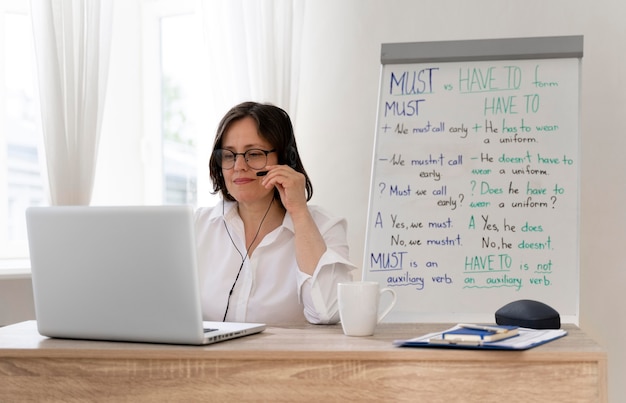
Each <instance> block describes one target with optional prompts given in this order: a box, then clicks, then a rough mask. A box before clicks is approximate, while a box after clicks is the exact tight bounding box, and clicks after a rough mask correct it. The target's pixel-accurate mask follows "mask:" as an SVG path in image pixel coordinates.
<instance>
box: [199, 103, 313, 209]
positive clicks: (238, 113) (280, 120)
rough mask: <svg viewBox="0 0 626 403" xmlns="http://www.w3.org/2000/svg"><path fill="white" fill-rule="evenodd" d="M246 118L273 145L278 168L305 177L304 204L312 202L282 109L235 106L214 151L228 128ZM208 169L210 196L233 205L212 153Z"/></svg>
mask: <svg viewBox="0 0 626 403" xmlns="http://www.w3.org/2000/svg"><path fill="white" fill-rule="evenodd" d="M245 117H251V118H252V119H254V121H255V122H256V125H257V130H258V132H259V135H260V136H261V137H262V138H263V139H265V140H267V141H268V142H269V143H270V144H271V145H272V148H273V149H275V150H276V154H277V155H278V163H279V164H286V165H289V166H291V167H292V168H293V169H295V170H296V171H298V172H300V173H302V174H303V175H304V177H305V179H306V184H305V187H306V199H307V201H309V200H311V197H313V185H312V184H311V180H310V179H309V176H308V175H307V173H306V171H305V170H304V166H303V165H302V160H301V159H300V154H299V153H298V147H297V145H296V138H295V136H294V133H293V126H292V124H291V119H290V118H289V115H288V114H287V112H285V111H284V110H283V109H281V108H279V107H277V106H274V105H271V104H261V103H257V102H244V103H241V104H239V105H236V106H234V107H233V108H232V109H231V110H229V111H228V112H227V113H226V115H224V117H223V118H222V120H221V122H220V124H219V126H218V127H217V133H216V134H215V141H214V142H213V151H215V150H217V149H220V148H222V139H223V137H224V134H225V133H226V132H227V131H228V129H229V128H230V126H231V124H233V122H236V121H238V120H241V119H243V118H245ZM209 168H210V173H211V180H212V181H213V193H218V192H221V193H222V196H223V197H224V199H225V200H230V201H235V199H234V198H233V197H232V196H231V195H230V194H229V193H228V190H227V189H226V183H225V182H224V175H223V173H222V168H220V166H219V165H218V164H217V161H215V158H214V155H213V153H211V159H210V160H209ZM275 192H276V199H277V200H280V197H279V195H278V190H275Z"/></svg>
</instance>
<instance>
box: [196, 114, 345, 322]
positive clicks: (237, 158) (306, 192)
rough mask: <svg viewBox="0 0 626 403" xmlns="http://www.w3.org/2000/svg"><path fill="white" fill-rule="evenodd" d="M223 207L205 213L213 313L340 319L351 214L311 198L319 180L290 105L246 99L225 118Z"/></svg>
mask: <svg viewBox="0 0 626 403" xmlns="http://www.w3.org/2000/svg"><path fill="white" fill-rule="evenodd" d="M209 165H210V172H211V179H212V180H213V188H214V191H215V192H218V193H220V194H221V196H222V203H220V204H218V205H217V206H215V207H210V208H201V209H199V210H198V211H197V213H196V239H197V242H198V264H199V271H200V286H201V292H202V305H203V306H202V308H203V314H204V319H205V320H213V321H216V320H223V321H230V322H262V323H283V324H284V323H304V322H306V321H308V322H310V323H336V322H337V321H338V320H339V314H338V309H337V283H339V282H342V281H350V280H351V279H352V277H351V274H350V271H351V270H353V269H354V266H353V265H352V264H351V263H350V262H349V261H348V244H347V239H346V238H347V235H346V232H347V229H346V222H345V220H343V219H338V218H334V217H332V216H330V215H329V214H328V213H327V212H325V211H323V210H322V209H320V208H318V207H314V206H309V205H308V204H307V202H308V201H309V200H310V199H311V197H312V194H313V187H312V185H311V181H310V180H309V177H308V176H307V174H306V171H305V170H304V167H303V165H302V161H301V159H300V155H299V154H298V150H297V146H296V141H295V137H294V134H293V127H292V125H291V120H290V119H289V116H288V115H287V113H286V112H285V111H283V110H282V109H280V108H278V107H275V106H272V105H269V104H259V103H254V102H246V103H242V104H240V105H237V106H235V107H234V108H232V109H231V110H230V111H229V112H228V113H227V114H226V115H225V116H224V118H223V119H222V121H221V122H220V124H219V127H218V130H217V134H216V137H215V142H214V145H213V153H212V155H211V159H210V162H209Z"/></svg>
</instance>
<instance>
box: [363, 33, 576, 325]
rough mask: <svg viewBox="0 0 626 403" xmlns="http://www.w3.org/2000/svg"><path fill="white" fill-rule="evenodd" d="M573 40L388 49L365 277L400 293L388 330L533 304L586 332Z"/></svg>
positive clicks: (485, 316)
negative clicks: (581, 317)
mask: <svg viewBox="0 0 626 403" xmlns="http://www.w3.org/2000/svg"><path fill="white" fill-rule="evenodd" d="M573 39H574V41H573V42H572V37H553V38H531V39H512V40H502V39H498V40H485V41H460V42H459V41H457V42H435V43H432V42H431V43H417V44H404V45H403V46H404V48H403V47H402V46H400V47H398V45H397V44H392V45H383V47H382V49H383V51H382V57H381V60H382V66H381V77H380V90H379V100H378V111H377V113H378V115H377V121H376V132H375V133H376V138H375V142H374V152H373V159H372V173H371V183H370V195H369V208H368V224H367V234H366V245H365V255H364V259H363V265H364V266H363V276H362V277H363V279H364V280H374V281H378V282H379V283H380V284H381V285H384V286H386V287H391V288H393V289H394V290H395V291H396V293H397V295H398V302H397V304H396V307H395V308H394V310H393V311H392V313H391V314H390V315H389V316H388V319H387V320H388V321H392V322H393V321H395V322H405V321H429V322H447V321H450V322H459V321H470V320H471V321H493V320H494V313H495V311H496V310H497V309H498V308H500V307H501V306H503V305H505V304H507V303H509V302H511V301H515V300H518V299H533V300H537V301H541V302H544V303H546V304H548V305H550V306H552V307H553V308H554V309H556V310H557V311H558V312H559V313H560V314H561V318H562V320H563V321H569V322H571V321H573V322H576V323H577V318H578V301H579V268H578V265H579V260H578V240H579V236H578V229H579V170H580V152H579V151H580V150H579V147H580V136H579V110H580V65H581V63H580V61H581V59H580V57H581V56H582V37H573ZM546 44H547V45H546ZM572 48H574V51H573V52H572V51H571V50H572ZM494 49H495V50H494ZM498 49H500V50H501V51H500V53H499V51H498ZM516 50H517V53H515V52H516ZM402 52H404V54H403V53H402ZM455 55H456V57H455Z"/></svg>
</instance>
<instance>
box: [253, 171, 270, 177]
mask: <svg viewBox="0 0 626 403" xmlns="http://www.w3.org/2000/svg"><path fill="white" fill-rule="evenodd" d="M267 172H268V171H259V172H257V173H256V176H265V175H267Z"/></svg>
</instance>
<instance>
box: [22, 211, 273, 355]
mask: <svg viewBox="0 0 626 403" xmlns="http://www.w3.org/2000/svg"><path fill="white" fill-rule="evenodd" d="M26 224H27V231H28V243H29V248H30V259H31V271H32V282H33V294H34V299H35V316H36V319H37V327H38V331H39V333H40V334H41V335H43V336H48V337H56V338H71V339H89V340H109V341H129V342H148V343H167V344H192V345H204V344H211V343H215V342H219V341H224V340H228V339H232V338H236V337H241V336H246V335H250V334H254V333H259V332H262V331H263V330H264V329H265V324H263V323H232V322H231V323H228V322H206V321H203V320H202V310H201V305H200V289H199V284H198V271H197V267H196V243H195V234H194V220H193V209H192V207H191V206H127V207H117V206H116V207H88V206H55V207H31V208H29V209H27V211H26Z"/></svg>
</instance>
